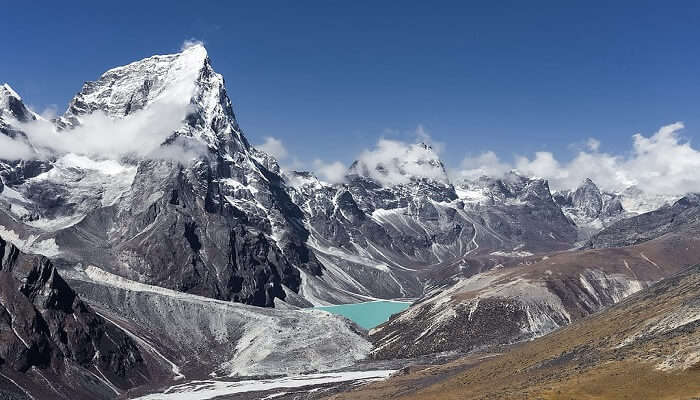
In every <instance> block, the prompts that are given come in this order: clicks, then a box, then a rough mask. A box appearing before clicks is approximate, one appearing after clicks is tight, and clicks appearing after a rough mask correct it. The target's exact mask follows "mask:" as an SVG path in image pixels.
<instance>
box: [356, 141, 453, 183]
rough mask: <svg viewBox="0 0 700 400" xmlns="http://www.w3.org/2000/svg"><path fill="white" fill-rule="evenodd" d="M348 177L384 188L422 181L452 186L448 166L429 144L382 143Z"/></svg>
mask: <svg viewBox="0 0 700 400" xmlns="http://www.w3.org/2000/svg"><path fill="white" fill-rule="evenodd" d="M347 175H348V176H360V177H365V178H371V179H372V180H374V181H376V182H377V183H379V184H381V185H382V186H393V185H397V184H406V183H410V182H415V181H419V180H422V179H427V180H430V181H436V182H439V183H442V184H446V185H447V184H449V183H450V181H449V178H448V177H447V172H446V171H445V166H444V164H443V163H442V161H440V158H439V156H438V154H437V153H436V152H435V151H434V150H433V148H432V147H431V146H429V145H427V144H425V143H414V144H411V145H409V146H399V145H396V144H395V142H392V141H389V140H384V141H380V143H379V146H378V148H377V149H376V150H371V151H366V152H365V153H363V154H361V155H360V157H359V158H358V159H357V160H356V161H355V162H354V163H353V164H352V165H351V166H350V168H349V169H348V172H347Z"/></svg>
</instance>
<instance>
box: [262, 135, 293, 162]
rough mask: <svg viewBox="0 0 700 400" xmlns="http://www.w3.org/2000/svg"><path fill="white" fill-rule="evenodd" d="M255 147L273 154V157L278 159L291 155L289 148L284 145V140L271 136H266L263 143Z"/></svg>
mask: <svg viewBox="0 0 700 400" xmlns="http://www.w3.org/2000/svg"><path fill="white" fill-rule="evenodd" d="M255 147H257V148H258V149H260V150H262V151H264V152H265V153H267V154H269V155H271V156H272V157H275V159H277V161H282V160H284V159H285V158H287V156H288V155H289V153H288V152H287V148H286V147H284V144H283V143H282V141H281V140H280V139H277V138H274V137H271V136H268V137H266V138H265V142H264V143H263V144H260V145H257V146H255Z"/></svg>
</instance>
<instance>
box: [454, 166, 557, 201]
mask: <svg viewBox="0 0 700 400" xmlns="http://www.w3.org/2000/svg"><path fill="white" fill-rule="evenodd" d="M455 191H456V192H457V196H458V197H459V198H460V200H463V201H465V202H467V203H478V204H483V205H490V204H506V203H512V202H527V201H531V200H544V201H551V200H552V196H551V192H550V190H549V184H548V183H547V181H546V180H544V179H540V178H529V177H525V176H522V175H519V174H518V173H516V172H509V173H507V174H505V175H504V176H503V177H502V178H492V177H487V176H482V177H481V178H478V179H464V180H462V181H460V182H458V183H457V184H455Z"/></svg>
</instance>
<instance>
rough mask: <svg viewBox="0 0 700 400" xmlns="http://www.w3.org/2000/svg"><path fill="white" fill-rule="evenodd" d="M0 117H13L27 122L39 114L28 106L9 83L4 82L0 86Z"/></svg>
mask: <svg viewBox="0 0 700 400" xmlns="http://www.w3.org/2000/svg"><path fill="white" fill-rule="evenodd" d="M0 118H2V119H6V118H11V119H16V120H18V121H20V122H27V121H30V120H34V119H37V118H38V115H37V114H36V113H34V112H33V111H32V110H30V109H29V108H27V106H26V105H25V104H24V102H23V101H22V97H20V95H19V94H17V92H15V91H14V89H12V87H10V85H9V84H7V83H4V84H3V85H2V86H0ZM6 122H8V121H6Z"/></svg>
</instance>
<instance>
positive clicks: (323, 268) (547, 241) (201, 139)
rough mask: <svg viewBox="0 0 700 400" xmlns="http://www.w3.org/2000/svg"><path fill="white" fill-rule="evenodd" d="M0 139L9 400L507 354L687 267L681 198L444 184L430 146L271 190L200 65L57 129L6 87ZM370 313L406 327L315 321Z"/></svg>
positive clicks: (3, 368) (156, 62)
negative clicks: (381, 303) (377, 310)
mask: <svg viewBox="0 0 700 400" xmlns="http://www.w3.org/2000/svg"><path fill="white" fill-rule="evenodd" d="M0 136H3V141H2V142H0V143H6V144H7V146H13V147H12V148H13V149H15V148H16V154H17V156H16V157H13V158H14V159H5V160H0V237H2V240H0V258H1V259H2V264H1V265H0V267H1V268H0V274H2V277H0V284H2V285H4V289H3V291H2V293H0V295H2V298H1V299H0V302H1V305H2V307H3V308H2V309H0V316H2V315H4V317H2V318H0V319H1V320H2V321H3V322H2V325H3V326H4V328H2V329H0V333H1V334H2V338H3V339H2V340H0V372H2V378H4V380H2V379H0V390H2V393H3V395H4V396H6V397H9V398H48V397H50V396H59V397H61V398H68V397H72V398H112V397H116V396H122V397H133V396H137V395H141V394H147V393H149V392H152V391H154V390H157V389H162V388H164V387H167V386H169V385H170V384H172V383H173V382H181V381H183V380H196V379H206V378H207V377H219V378H223V377H225V378H240V377H258V378H260V377H271V376H279V375H288V374H301V373H310V372H324V371H331V370H338V369H341V368H348V367H352V366H354V365H357V363H358V362H361V360H365V359H370V360H374V361H373V362H375V363H379V362H383V361H381V360H389V361H392V362H396V360H397V359H408V358H410V359H415V358H419V357H426V356H430V355H433V354H439V353H443V354H444V353H450V352H452V353H454V352H456V353H460V354H462V353H464V354H466V353H470V352H471V353H473V352H478V351H481V350H483V349H486V348H493V347H496V348H499V346H513V345H516V343H520V342H524V341H530V340H532V339H535V338H538V337H541V336H545V335H546V336H545V338H547V337H549V334H550V332H552V331H555V333H554V334H555V335H556V334H557V333H556V332H560V331H562V330H561V329H562V328H563V327H565V326H567V325H569V324H574V325H572V326H580V323H579V322H578V321H583V320H587V319H588V318H597V317H591V316H592V315H598V314H596V313H599V312H601V311H602V312H606V311H605V310H615V309H616V308H615V307H618V306H615V305H616V304H618V303H620V302H623V303H625V302H626V301H627V300H625V299H627V298H630V296H632V295H634V294H635V293H637V292H642V293H649V290H652V289H653V288H659V287H665V286H663V285H664V282H667V281H666V279H686V280H687V279H694V278H693V277H694V275H693V274H694V272H693V273H686V274H690V275H687V276H690V277H688V278H678V276H679V275H677V274H678V273H681V272H682V271H684V270H686V268H688V267H689V266H692V265H694V264H697V263H698V262H700V246H698V240H700V234H699V233H700V232H699V231H698V229H699V228H698V226H699V224H700V220H699V219H698V216H699V215H700V198H699V197H698V196H697V195H695V194H688V195H686V196H683V197H680V198H679V197H674V196H659V195H655V196H653V195H650V194H648V193H645V192H644V191H643V190H642V189H640V188H637V187H630V188H628V189H626V190H624V191H622V192H619V193H608V192H605V191H602V190H600V189H599V188H598V187H597V186H596V184H595V183H594V182H593V181H591V180H590V179H587V180H585V181H584V182H582V183H581V185H580V186H579V187H578V188H575V189H574V190H571V191H554V190H552V189H550V187H549V184H548V182H547V181H546V180H544V179H541V178H537V177H529V176H524V175H521V174H519V173H518V172H517V171H511V172H509V173H507V174H504V175H502V176H498V177H487V176H484V177H481V178H478V179H473V180H465V179H462V180H454V179H450V176H449V174H448V172H447V170H446V168H445V166H444V164H443V163H442V161H441V160H440V158H439V156H438V153H437V152H436V151H434V150H433V148H432V147H431V146H430V145H428V144H425V143H416V144H414V145H412V146H411V147H410V149H409V150H408V152H407V153H406V154H397V155H396V157H394V158H393V159H391V160H389V161H388V162H387V161H384V162H381V163H378V164H376V165H375V164H373V165H369V164H367V163H366V162H364V161H362V160H358V161H356V162H355V163H353V164H352V165H351V166H350V167H349V168H348V170H347V171H346V173H345V179H344V181H343V182H342V183H328V182H324V181H322V180H320V179H318V178H317V177H316V176H315V175H314V174H313V173H311V172H306V171H292V170H286V169H283V168H280V166H279V164H278V162H277V161H276V160H275V159H274V157H272V156H270V155H269V154H266V153H265V152H263V151H261V150H259V149H257V148H255V147H254V146H252V145H251V144H250V143H249V142H248V140H247V139H246V136H245V135H244V133H243V130H242V128H241V127H240V126H239V124H238V122H237V120H236V116H235V114H234V112H233V109H232V105H231V101H230V99H229V97H228V95H227V92H226V89H225V84H224V79H223V77H222V76H221V75H219V74H217V73H216V72H215V71H214V69H213V67H212V61H211V59H210V58H209V55H208V53H207V51H206V49H205V48H204V47H203V46H202V45H193V46H190V47H188V48H186V49H184V50H183V51H182V52H180V53H177V54H171V55H157V56H153V57H150V58H146V59H144V60H140V61H136V62H133V63H131V64H128V65H125V66H122V67H117V68H113V69H111V70H109V71H107V72H105V73H104V74H102V75H101V76H100V77H99V78H98V79H97V80H95V81H91V82H86V83H85V84H84V85H83V86H82V88H81V89H80V91H79V92H78V94H77V95H76V96H75V97H74V98H73V99H72V100H71V102H70V104H69V106H68V109H67V110H66V112H65V113H64V114H63V115H60V116H58V117H55V118H52V119H47V118H44V117H42V116H41V115H39V114H37V113H35V112H34V111H32V110H31V109H29V108H28V107H27V106H26V105H25V103H24V102H23V100H22V98H21V97H20V95H19V94H17V93H16V92H15V91H14V90H13V89H12V88H11V87H10V86H9V85H8V84H5V85H3V86H2V87H0ZM671 277H675V278H671ZM658 282H661V283H658ZM684 282H685V281H684ZM659 285H662V286H659ZM653 290H658V289H653ZM665 290H666V291H670V290H672V289H669V288H667V289H665ZM646 298H647V299H648V301H649V302H653V301H654V299H651V298H648V297H646ZM381 299H403V300H408V301H411V302H413V304H412V305H411V307H409V308H408V309H406V310H405V311H403V312H401V313H399V314H397V315H394V316H393V317H392V318H391V319H390V320H389V321H388V322H386V323H384V324H382V325H380V326H379V327H376V328H374V329H372V330H371V331H369V332H366V331H364V330H362V329H361V328H359V327H357V326H356V325H355V324H353V323H352V322H351V321H349V320H347V319H344V318H342V317H339V316H336V315H331V314H329V313H326V312H323V311H320V310H317V309H314V308H313V307H316V306H327V305H334V304H348V303H358V302H364V301H375V300H381ZM621 304H622V303H621ZM625 304H629V302H627V303H625ZM610 307H612V308H610ZM693 310H694V309H693ZM679 318H681V317H679ZM577 324H578V325H577ZM576 329H579V328H576ZM693 337H694V336H693ZM635 340H636V339H635ZM533 343H535V342H533ZM538 343H539V342H538ZM688 354H691V355H692V357H695V356H696V355H697V352H696V351H695V350H693V351H692V352H689V353H688ZM684 357H685V356H684ZM688 357H691V356H688ZM387 362H388V361H387ZM671 364H673V366H674V368H675V365H676V364H677V363H671ZM671 364H669V365H671ZM42 382H46V383H47V386H42V385H43V383H42ZM40 387H41V388H40ZM52 393H53V394H52Z"/></svg>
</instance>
